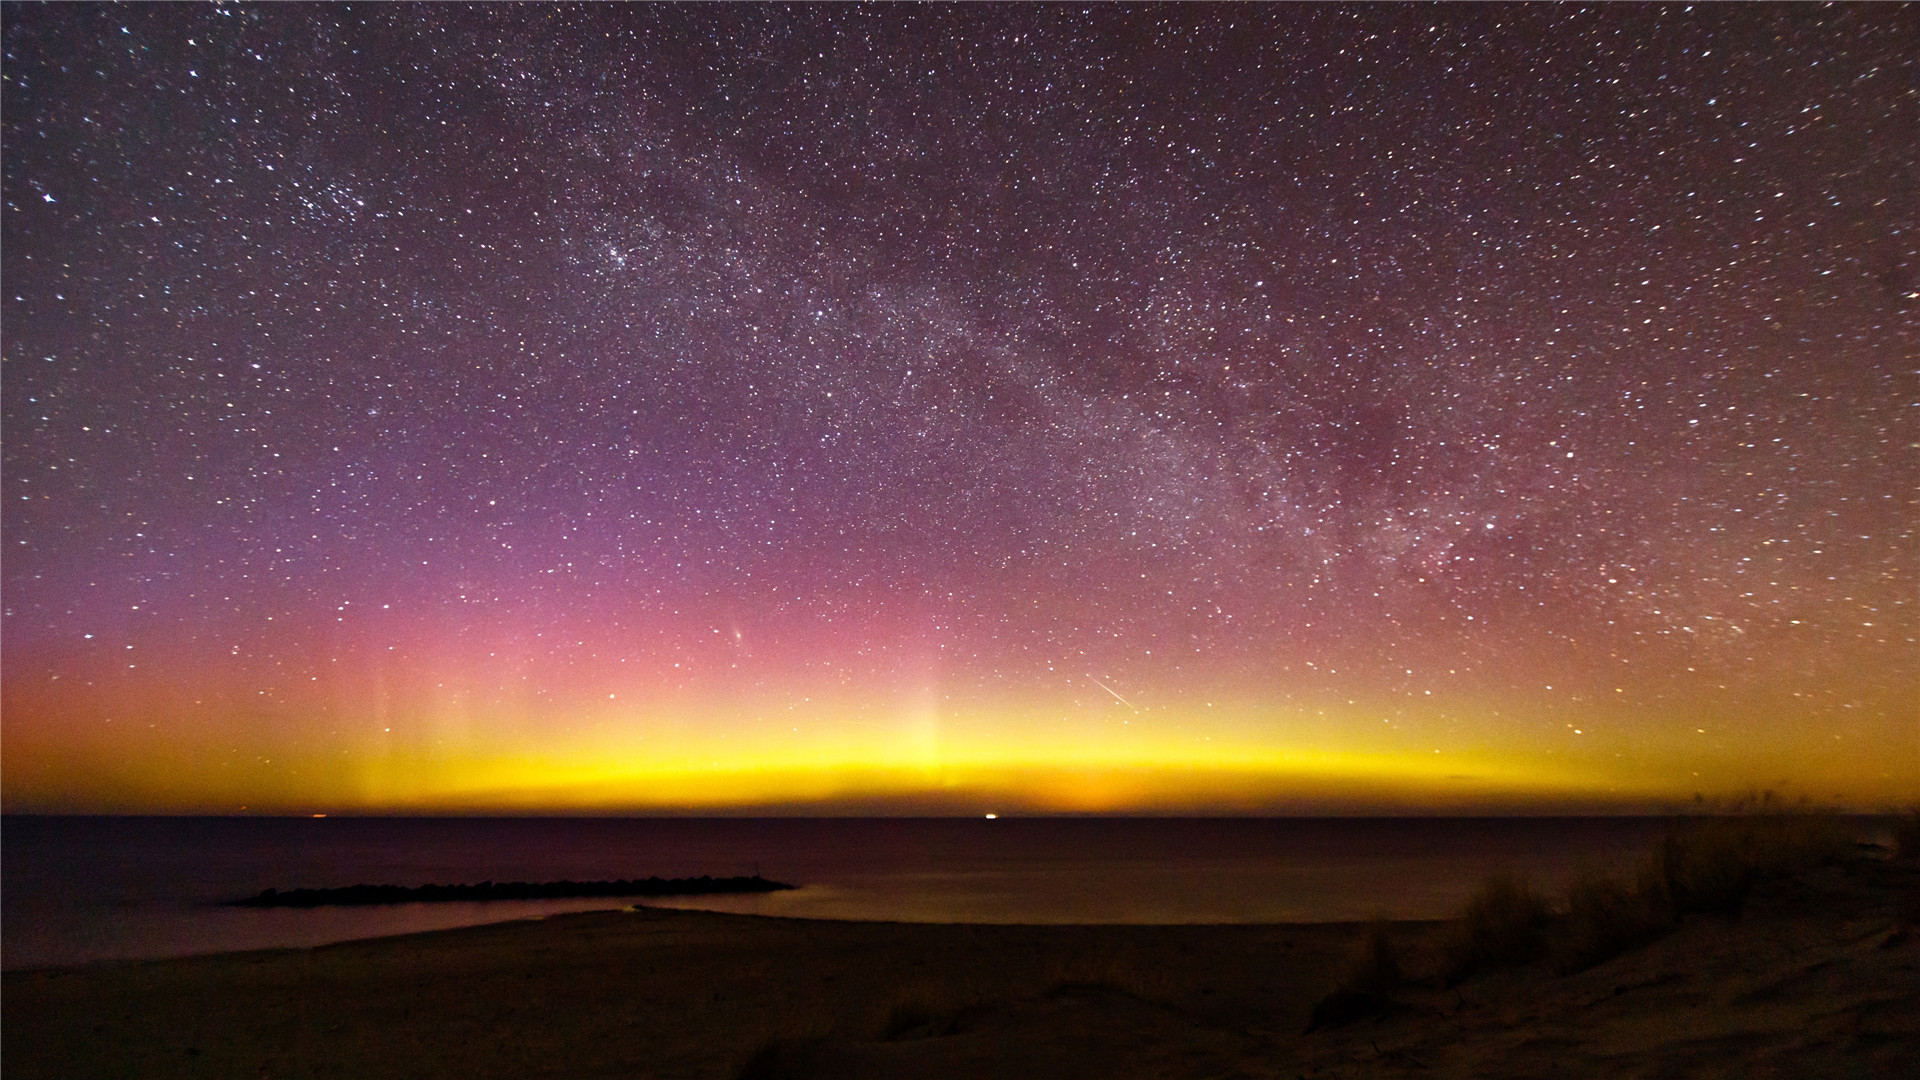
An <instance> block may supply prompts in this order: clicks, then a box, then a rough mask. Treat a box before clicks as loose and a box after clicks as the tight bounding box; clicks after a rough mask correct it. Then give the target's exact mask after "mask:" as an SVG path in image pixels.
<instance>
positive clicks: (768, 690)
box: [0, 5, 1920, 812]
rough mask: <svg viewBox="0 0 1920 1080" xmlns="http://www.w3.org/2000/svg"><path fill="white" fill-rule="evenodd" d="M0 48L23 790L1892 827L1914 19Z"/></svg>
mask: <svg viewBox="0 0 1920 1080" xmlns="http://www.w3.org/2000/svg"><path fill="white" fill-rule="evenodd" d="M5 48H6V56H5V59H6V63H5V84H4V91H5V100H4V119H5V129H4V137H5V147H6V152H5V156H4V168H5V173H4V178H5V191H4V194H5V210H4V214H5V218H4V242H5V249H4V277H5V281H4V296H3V297H0V315H3V316H4V320H5V339H6V340H5V344H4V362H5V367H4V381H3V389H4V406H5V414H4V422H5V429H4V447H5V459H4V469H5V475H4V490H5V496H6V499H5V506H4V519H0V523H3V525H4V541H5V543H4V548H5V555H4V563H3V564H0V565H3V567H4V574H5V626H4V628H5V653H4V674H5V683H4V688H5V716H6V747H5V748H6V798H7V806H8V808H9V809H34V808H54V809H59V808H83V809H84V808H109V809H111V808H197V809H218V810H233V809H237V808H238V807H239V806H241V805H246V806H249V807H256V808H257V807H271V808H280V809H288V808H294V809H308V808H312V807H320V808H323V809H324V808H327V807H336V808H348V809H351V808H372V809H381V808H388V809H392V808H400V809H405V808H410V807H413V808H436V807H437V808H454V809H460V808H480V809H486V808H523V807H535V808H538V807H589V808H591V807H606V808H621V807H629V808H632V807H651V808H655V809H683V808H688V807H695V808H698V807H709V808H711V807H730V806H785V807H799V806H815V807H824V808H828V809H832V808H834V807H849V806H870V805H881V806H889V807H908V808H915V807H918V808H921V809H926V808H934V809H942V810H950V809H963V810H968V811H969V812H970V811H972V810H975V809H979V808H981V807H988V808H991V807H992V806H995V805H997V806H999V807H1000V808H1003V809H1004V808H1006V807H1008V806H1014V807H1018V806H1029V807H1034V808H1040V809H1056V810H1058V809H1069V810H1071V809H1107V810H1111V809H1155V808H1184V809H1195V808H1198V809H1202V810H1207V809H1250V808H1251V809H1260V808H1267V809H1275V808H1279V809H1286V808H1295V809H1299V808H1307V809H1312V808H1340V807H1354V806H1362V807H1366V806H1386V805H1393V806H1408V805H1412V806H1435V807H1452V806H1471V807H1504V806H1509V805H1556V806H1559V805H1566V806H1572V805H1621V806H1626V805H1636V806H1637V805H1650V804H1655V803H1659V802H1660V801H1661V800H1667V801H1678V800H1682V799H1687V798H1691V796H1692V795H1693V793H1695V792H1704V793H1707V794H1710V795H1716V796H1726V795H1730V794H1734V793H1737V792H1738V791H1741V790H1747V789H1750V788H1759V787H1769V786H1771V787H1776V788H1778V789H1780V790H1783V791H1792V792H1798V793H1803V794H1807V795H1809V796H1812V797H1816V798H1822V799H1830V798H1835V797H1838V798H1841V799H1843V800H1847V801H1850V802H1852V803H1855V804H1869V803H1874V802H1875V801H1876V800H1878V801H1888V800H1897V799H1903V798H1913V797H1915V796H1916V795H1920V788H1916V783H1920V781H1917V780H1916V778H1917V777H1920V706H1916V702H1917V701H1920V660H1917V657H1920V653H1917V652H1916V648H1915V639H1916V637H1917V636H1920V619H1916V615H1915V603H1916V594H1915V573H1916V569H1920V545H1916V539H1915V535H1914V534H1915V523H1916V520H1920V506H1917V505H1916V488H1917V487H1920V449H1917V448H1920V373H1916V370H1915V369H1916V359H1915V357H1916V354H1917V353H1920V233H1917V232H1916V225H1917V224H1920V223H1917V222H1916V212H1920V90H1917V89H1916V88H1917V87H1920V13H1917V12H1916V10H1915V9H1914V8H1911V7H1904V6H1893V5H1870V6H1861V7H1838V8H1818V9H1815V8H1808V7H1798V6H1773V5H1768V6H1764V7H1748V6H1728V7H1722V6H1713V7H1704V8H1694V9H1686V8H1679V7H1659V8H1654V7H1631V6H1618V7H1615V6H1609V7H1602V8H1598V9H1592V8H1576V7H1561V6H1554V7H1546V6H1540V7H1524V8H1513V7H1496V6H1485V7H1482V6H1474V7H1457V8H1456V7H1444V8H1437V9H1436V8H1402V7H1386V8H1365V7H1347V6H1338V7H1335V6H1328V7H1312V6H1299V5H1278V6H1270V7H1268V6H1262V7H1236V6H1215V5H1208V6H1203V7H1191V8H1149V7H1132V6H1127V7H1104V6H1095V7H1090V8H1085V9H1083V8H1080V7H1053V6H1049V7H1024V6H1023V7H962V8H939V7H931V8H929V7H891V8H890V7H880V8H851V7H837V6H836V7H800V8H773V7H758V6H718V7H704V6H702V7H657V8H655V7H627V6H609V7H585V8H580V7H557V6H545V5H541V6H525V7H522V6H512V7H508V6H500V7H480V8H466V7H454V6H438V5H436V6H397V7H373V8H359V7H351V8H350V7H344V6H263V7H253V8H247V7H198V8H176V7H164V8H161V7H140V8H132V9H112V8H107V7H94V6H59V7H46V8H42V7H32V8H29V7H9V8H7V9H6V31H5ZM996 800H997V801H996Z"/></svg>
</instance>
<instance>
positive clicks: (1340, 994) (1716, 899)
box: [1309, 796, 1920, 1030]
mask: <svg viewBox="0 0 1920 1080" xmlns="http://www.w3.org/2000/svg"><path fill="white" fill-rule="evenodd" d="M1855 831H1856V830H1855V829H1854V828H1853V827H1852V826H1850V825H1849V823H1848V822H1847V821H1846V820H1845V819H1843V818H1842V817H1840V816H1839V815H1838V814H1833V813H1825V812H1819V811H1811V810H1807V809H1804V808H1800V809H1793V810H1787V809H1782V808H1779V807H1778V806H1776V804H1775V802H1774V800H1773V799H1772V797H1771V796H1763V797H1760V798H1757V799H1753V800H1748V801H1747V802H1746V803H1745V804H1742V805H1740V806H1736V807H1735V808H1734V809H1733V812H1732V813H1728V814H1723V815H1717V816H1713V817H1700V818H1690V819H1686V820H1680V821H1675V822H1673V823H1672V824H1670V825H1669V826H1668V827H1667V831H1666V834H1665V836H1664V837H1662V839H1661V842H1660V845H1659V847H1658V848H1657V849H1656V850H1655V851H1654V852H1653V853H1652V854H1651V855H1650V856H1649V857H1648V858H1647V859H1646V860H1645V861H1643V862H1642V863H1641V864H1640V865H1639V866H1638V867H1636V868H1634V869H1633V870H1632V871H1630V872H1629V873H1627V874H1624V875H1622V874H1612V873H1606V872H1603V871H1599V870H1588V871H1586V872H1583V873H1581V874H1579V875H1578V876H1576V877H1575V878H1574V879H1573V881H1571V882H1570V883H1569V884H1568V886H1567V889H1566V892H1565V894H1564V895H1563V896H1562V897H1560V898H1559V902H1557V903H1556V902H1554V901H1553V900H1551V899H1549V898H1548V897H1547V896H1545V895H1544V894H1542V893H1541V892H1539V891H1538V890H1536V889H1535V888H1534V886H1533V885H1532V884H1531V883H1529V882H1528V881H1527V880H1526V879H1525V878H1523V877H1520V876H1518V875H1514V874H1496V875H1494V876H1492V877H1489V878H1488V879H1487V880H1486V881H1485V882H1483V883H1482V884H1481V886H1480V888H1479V889H1478V890H1477V891H1476V892H1475V893H1474V894H1473V896H1472V898H1471V899H1469V900H1468V901H1467V903H1466V905H1465V907H1463V908H1462V909H1461V911H1460V912H1459V914H1458V915H1456V916H1455V918H1454V920H1453V924H1452V926H1451V928H1450V929H1449V930H1448V931H1447V933H1446V934H1445V935H1444V937H1443V938H1442V940H1441V942H1440V944H1439V946H1438V949H1437V951H1436V954H1435V955H1434V956H1432V957H1430V958H1429V960H1428V963H1427V964H1422V965H1421V966H1422V967H1423V968H1425V970H1428V971H1430V972H1433V973H1434V974H1433V977H1434V978H1436V979H1437V980H1438V981H1439V982H1440V983H1441V984H1442V985H1446V986H1452V985H1457V984H1458V983H1460V982H1462V981H1464V980H1466V979H1468V978H1471V977H1473V976H1474V975H1476V974H1480V973H1482V972H1487V971H1493V970H1497V969H1500V968H1505V967H1514V966H1519V965H1524V964H1529V963H1533V962H1535V961H1538V960H1541V959H1543V958H1545V959H1547V960H1549V961H1550V962H1551V966H1552V967H1553V969H1554V970H1556V971H1558V972H1560V973H1562V974H1571V973H1573V972H1577V971H1583V970H1585V969H1587V968H1590V967H1594V966H1596V965H1598V964H1602V963H1605V962H1606V961H1608V960H1611V959H1613V958H1614V957H1616V956H1619V955H1621V954H1623V953H1626V952H1628V951H1630V950H1632V949H1635V948H1638V947H1640V946H1642V945H1645V944H1647V943H1649V942H1651V941H1653V940H1655V939H1657V938H1659V937H1660V936H1662V935H1663V934H1665V933H1667V932H1668V931H1669V930H1671V929H1672V928H1673V927H1674V926H1675V925H1676V924H1677V923H1678V921H1679V920H1680V919H1682V918H1683V917H1685V916H1687V915H1690V914H1714V915H1729V914H1733V913H1736V912H1737V911H1738V910H1739V909H1740V906H1741V905H1742V903H1744V902H1745V901H1746V899H1747V898H1748V896H1749V894H1750V893H1751V891H1752V889H1753V887H1754V885H1755V884H1756V883H1757V882H1759V881H1761V880H1763V879H1765V878H1767V877H1769V876H1773V875H1779V874H1783V873H1790V872H1793V871H1796V870H1802V869H1807V868H1811V867H1817V866H1821V865H1826V864H1832V863H1837V862H1842V861H1844V860H1845V859H1847V858H1848V857H1850V856H1851V855H1852V852H1853V849H1854V843H1855V836H1854V833H1855ZM1895 837H1896V841H1897V843H1898V844H1899V850H1900V852H1901V857H1904V858H1920V810H1915V811H1912V812H1909V813H1907V814H1906V815H1904V816H1903V817H1902V818H1901V819H1900V820H1899V821H1898V822H1896V825H1895ZM1406 966H1407V965H1406V964H1404V963H1403V962H1402V960H1401V959H1400V958H1399V957H1398V956H1397V955H1395V953H1394V951H1393V947H1392V944H1391V941H1390V939H1389V935H1388V933H1387V930H1386V927H1385V926H1384V924H1380V923H1375V924H1373V925H1370V926H1369V927H1367V928H1366V929H1365V930H1364V931H1362V934H1361V937H1360V939H1359V941H1358V943H1357V945H1356V948H1355V952H1354V958H1353V960H1352V961H1351V962H1350V964H1349V965H1348V968H1347V970H1346V972H1345V974H1344V975H1343V976H1342V977H1341V978H1340V981H1339V982H1338V983H1337V985H1336V986H1335V988H1334V989H1333V990H1332V991H1330V992H1329V993H1328V994H1327V995H1326V996H1325V997H1324V998H1322V999H1321V1001H1320V1003H1319V1004H1318V1005H1316V1006H1315V1008H1314V1018H1313V1021H1312V1024H1311V1025H1310V1027H1309V1030H1315V1029H1320V1028H1327V1027H1338V1026H1341V1025H1342V1024H1345V1023H1350V1022H1352V1021H1353V1020H1354V1019H1358V1018H1360V1017H1362V1016H1365V1015H1368V1014H1370V1013H1377V1012H1379V1011H1382V1010H1383V1009H1384V1008H1386V1007H1387V1006H1388V1005H1389V1004H1390V1003H1389V1001H1388V1000H1387V999H1388V998H1389V997H1390V995H1391V994H1392V991H1393V989H1394V988H1395V987H1396V986H1398V985H1400V984H1401V983H1402V982H1403V981H1406V978H1407V977H1406V976H1405V975H1404V974H1403V969H1404V968H1405V967H1406Z"/></svg>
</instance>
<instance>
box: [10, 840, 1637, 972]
mask: <svg viewBox="0 0 1920 1080" xmlns="http://www.w3.org/2000/svg"><path fill="white" fill-rule="evenodd" d="M1664 825H1665V821H1664V819H1658V818H1621V817H1611V818H1338V819H1330V818H1106V817H1087V818H1061V817H1035V818H1019V817H1003V818H998V819H986V818H918V819H903V818H884V819H872V818H778V819H747V818H721V819H712V818H709V819H692V818H373V817H326V818H253V817H233V818H221V817H31V816H8V817H6V818H4V819H0V967H4V968H6V969H7V970H25V969H32V968H50V967H67V966H74V965H81V964H90V963H97V962H102V961H114V960H128V959H151V958H160V957H173V956H188V955H195V954H202V953H215V952H234V951H241V950H248V949H270V948H302V947H310V946H315V945H322V944H327V943H330V942H336V941H346V940H352V939H357V938H369V937H381V936H386V935H390V934H406V933H415V932H419V931H424V930H438V929H446V928H450V927H456V926H467V925H474V924H479V923H493V922H504V921H509V920H516V919H538V918H545V917H547V916H550V915H553V914H556V913H560V912H568V911H586V910H595V909H607V908H621V907H625V906H626V905H627V904H628V903H630V902H631V901H627V900H619V899H614V900H609V899H582V900H528V901H487V902H460V903H407V904H392V905H381V906H370V907H321V908H311V909H285V908H269V909H256V908H242V907H234V906H232V905H231V902H232V901H234V900H239V899H242V898H245V897H248V896H252V895H255V894H257V893H259V892H260V891H261V890H263V889H268V888H275V889H281V890H286V889H290V888H329V887H339V886H346V885H355V884H373V885H383V884H393V885H406V886H415V885H423V884H428V883H437V884H471V883H477V882H481V881H501V882H505V881H559V880H574V881H597V880H608V879H616V878H640V877H648V876H655V875H657V876H659V877H697V876H699V875H702V874H709V875H713V876H715V877H723V876H724V877H731V876H734V875H744V874H754V873H759V874H762V875H764V876H766V877H768V878H771V879H774V880H777V881H783V882H789V883H792V884H794V885H797V886H798V888H796V889H794V890H792V891H788V892H776V893H768V894H760V895H750V896H713V897H677V898H669V899H653V900H649V901H647V903H648V904H650V905H655V906H662V907H678V908H694V909H703V910H711V911H730V912H742V913H749V914H755V915H769V916H781V917H790V918H806V919H858V920H885V921H902V922H940V923H947V922H974V923H1041V924H1049V923H1051V924H1058V923H1143V924H1144V923H1268V922H1341V921H1349V920H1359V919H1367V918H1372V917H1375V916H1384V917H1387V918H1393V919H1421V918H1441V917H1445V916H1446V915H1447V914H1448V913H1449V912H1451V911H1453V910H1455V909H1457V908H1458V907H1459V906H1460V905H1461V904H1462V903H1463V902H1464V901H1465V900H1466V899H1467V898H1468V897H1469V896H1470V895H1471V894H1472V892H1473V890H1474V889H1475V887H1476V886H1477V885H1478V884H1479V883H1480V882H1481V881H1483V880H1484V879H1485V878H1486V877H1487V876H1488V875H1489V874H1492V873H1495V872H1513V873H1519V874H1523V875H1525V876H1527V877H1528V878H1530V879H1531V880H1533V881H1534V882H1535V883H1537V884H1538V885H1540V886H1541V887H1542V888H1545V889H1551V888H1555V887H1557V886H1559V885H1561V884H1564V882H1565V881H1566V880H1567V879H1568V878H1570V877H1571V876H1572V875H1574V874H1575V873H1577V872H1580V871H1582V870H1583V869H1589V868H1593V869H1609V868H1616V867H1623V866H1626V865H1628V864H1631V863H1633V862H1634V861H1636V860H1637V859H1638V858H1640V857H1641V856H1642V855H1643V854H1644V853H1645V852H1647V851H1649V850H1651V849H1652V848H1653V847H1654V846H1655V845H1657V843H1658V842H1659V838H1660V836H1661V834H1662V830H1663V828H1664Z"/></svg>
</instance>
